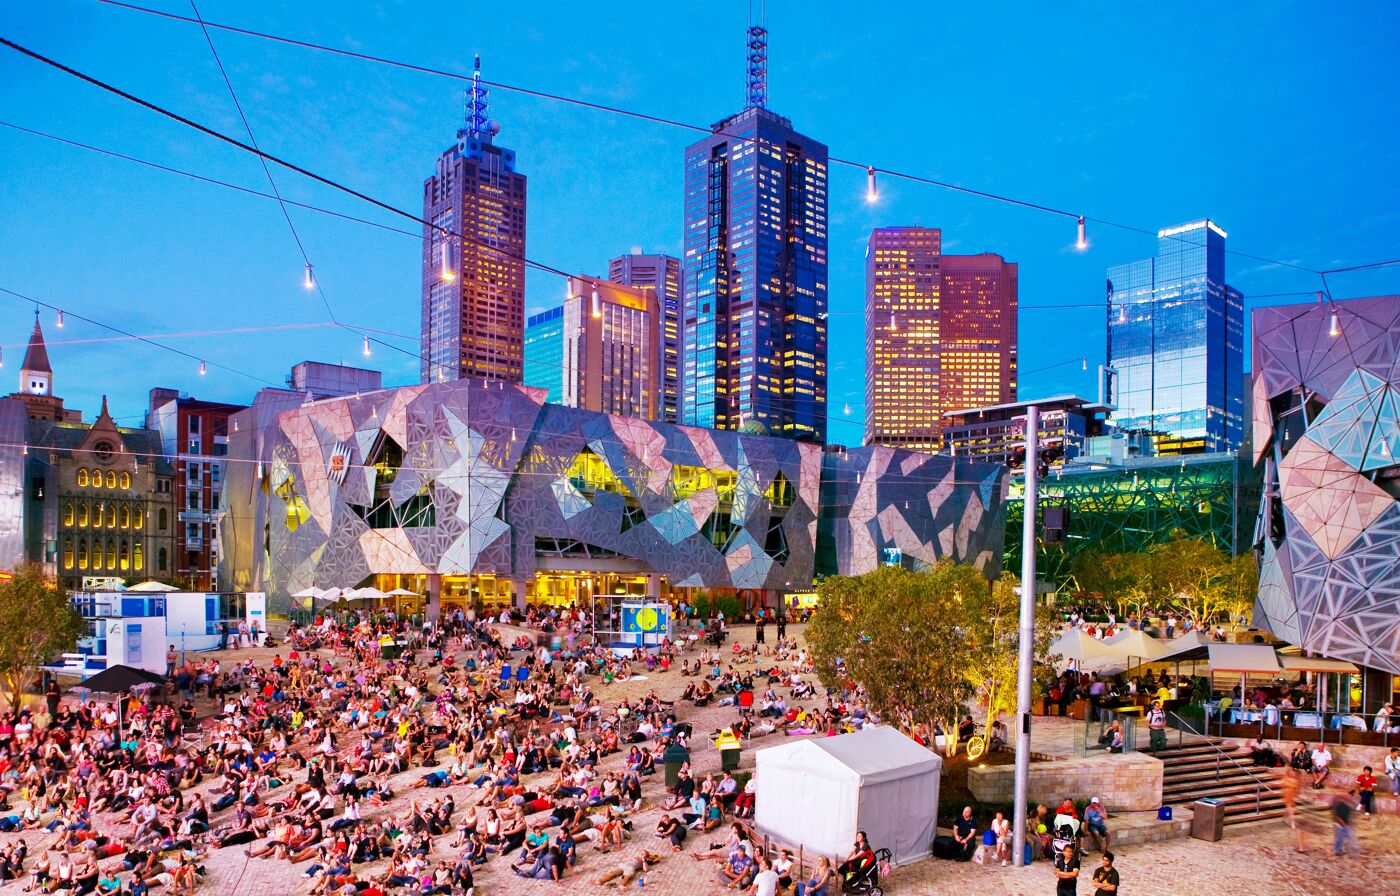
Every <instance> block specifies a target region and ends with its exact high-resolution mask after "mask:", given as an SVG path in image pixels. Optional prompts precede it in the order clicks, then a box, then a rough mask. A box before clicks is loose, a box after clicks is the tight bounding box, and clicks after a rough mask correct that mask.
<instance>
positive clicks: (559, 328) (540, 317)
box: [524, 305, 564, 404]
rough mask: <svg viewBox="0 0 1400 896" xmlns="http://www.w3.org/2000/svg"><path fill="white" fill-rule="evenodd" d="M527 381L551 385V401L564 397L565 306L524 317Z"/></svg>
mask: <svg viewBox="0 0 1400 896" xmlns="http://www.w3.org/2000/svg"><path fill="white" fill-rule="evenodd" d="M524 381H525V385H527V386H533V387H534V388H536V389H548V390H549V397H548V398H546V399H545V401H548V402H549V403H550V404H559V403H561V402H562V401H563V400H564V306H563V305H560V306H559V307H557V308H550V309H549V310H548V311H541V312H540V313H539V314H532V315H530V317H529V318H527V319H526V321H525V380H524Z"/></svg>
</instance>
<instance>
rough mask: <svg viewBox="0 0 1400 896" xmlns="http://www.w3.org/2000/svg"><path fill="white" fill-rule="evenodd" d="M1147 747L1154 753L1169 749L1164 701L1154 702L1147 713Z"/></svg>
mask: <svg viewBox="0 0 1400 896" xmlns="http://www.w3.org/2000/svg"><path fill="white" fill-rule="evenodd" d="M1147 732H1148V734H1147V746H1148V749H1150V750H1151V751H1152V752H1153V753H1156V752H1157V751H1159V750H1165V749H1166V748H1167V713H1166V711H1165V710H1164V709H1162V701H1160V700H1153V701H1152V709H1150V710H1148V712H1147Z"/></svg>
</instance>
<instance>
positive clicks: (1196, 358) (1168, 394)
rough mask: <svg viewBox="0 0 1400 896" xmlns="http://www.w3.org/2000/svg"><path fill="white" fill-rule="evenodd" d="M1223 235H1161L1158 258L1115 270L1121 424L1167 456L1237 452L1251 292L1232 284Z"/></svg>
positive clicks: (1111, 289) (1111, 327) (1111, 309)
mask: <svg viewBox="0 0 1400 896" xmlns="http://www.w3.org/2000/svg"><path fill="white" fill-rule="evenodd" d="M1225 240H1226V233H1225V231H1224V230H1221V229H1220V227H1219V226H1217V225H1216V224H1215V222H1213V221H1211V220H1209V219H1204V220H1201V221H1193V222H1191V223H1189V224H1182V225H1180V226H1177V227H1167V228H1164V229H1162V230H1160V231H1158V232H1157V256H1156V258H1145V259H1142V260H1140V261H1133V262H1128V263H1127V264H1120V265H1115V266H1113V267H1111V268H1109V269H1108V296H1107V302H1108V309H1107V311H1108V364H1109V366H1110V367H1112V368H1114V369H1115V370H1117V371H1118V390H1117V394H1115V395H1113V396H1112V398H1111V403H1112V404H1115V405H1117V407H1118V411H1117V413H1116V414H1115V415H1114V422H1115V423H1116V424H1117V425H1118V426H1119V427H1120V428H1121V429H1125V430H1140V431H1146V432H1150V433H1152V434H1153V435H1154V438H1155V440H1156V443H1157V450H1158V451H1159V452H1160V453H1163V454H1175V453H1191V452H1206V451H1233V450H1235V449H1236V448H1238V447H1239V444H1240V439H1241V436H1242V433H1243V426H1244V397H1243V394H1242V391H1241V390H1242V384H1243V378H1244V297H1243V296H1242V295H1241V294H1240V293H1239V291H1237V290H1235V289H1233V288H1232V287H1230V286H1228V285H1227V284H1226V283H1225Z"/></svg>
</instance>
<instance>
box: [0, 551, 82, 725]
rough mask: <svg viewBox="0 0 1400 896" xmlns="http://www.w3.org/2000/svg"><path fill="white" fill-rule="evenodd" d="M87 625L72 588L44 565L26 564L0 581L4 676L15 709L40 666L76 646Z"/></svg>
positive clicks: (1, 673) (1, 666) (0, 666)
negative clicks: (75, 605)
mask: <svg viewBox="0 0 1400 896" xmlns="http://www.w3.org/2000/svg"><path fill="white" fill-rule="evenodd" d="M85 629H86V623H85V622H84V621H83V617H82V616H81V615H79V613H78V611H77V610H75V609H73V604H72V602H71V601H70V600H69V599H68V595H67V593H66V592H64V591H63V590H62V589H61V588H59V587H58V585H57V583H56V582H55V581H54V580H53V579H52V578H50V577H48V576H47V575H45V574H44V570H43V567H42V566H39V565H38V564H25V565H23V566H20V567H19V568H18V569H16V570H15V571H14V578H12V579H10V580H9V581H6V582H0V681H3V682H4V686H5V691H6V694H7V695H8V696H9V699H10V706H11V707H12V708H14V709H18V708H19V703H20V699H21V698H22V696H23V694H24V691H25V689H26V687H28V685H29V683H30V681H32V680H33V678H34V675H35V673H37V672H38V670H39V666H41V665H42V664H44V663H46V662H48V661H49V660H51V659H53V658H54V657H56V656H58V655H59V654H60V653H63V652H65V651H68V650H72V649H73V647H74V645H76V644H77V642H78V638H79V637H81V636H82V634H83V632H84V631H85Z"/></svg>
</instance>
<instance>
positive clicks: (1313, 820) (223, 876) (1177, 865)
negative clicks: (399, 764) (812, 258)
mask: <svg viewBox="0 0 1400 896" xmlns="http://www.w3.org/2000/svg"><path fill="white" fill-rule="evenodd" d="M798 630H799V631H800V629H798ZM739 634H740V635H745V634H747V632H746V631H745V630H741V631H740V633H739ZM270 653H271V651H262V650H259V651H256V652H255V654H256V655H257V656H258V658H259V659H260V660H261V659H264V658H268V657H269V656H270ZM684 683H685V680H684V679H683V678H682V677H681V676H680V675H679V674H678V673H676V672H674V671H672V672H669V673H665V674H659V675H653V676H651V677H650V678H649V679H645V680H633V681H630V682H626V683H620V684H615V685H611V686H603V685H602V684H601V683H600V682H595V685H596V692H597V694H598V696H599V698H600V699H601V700H603V701H604V702H605V703H616V702H617V701H618V700H620V699H622V698H623V697H627V696H638V695H641V694H644V693H645V692H646V691H647V690H648V689H651V688H655V689H656V691H657V693H658V694H659V695H661V696H662V697H663V699H671V698H674V697H675V696H676V695H677V694H678V693H679V692H680V690H681V689H682V687H683V686H684ZM732 712H733V710H732V709H731V708H730V707H717V706H711V707H707V708H705V709H702V710H695V709H693V708H688V707H682V718H683V719H685V720H688V721H691V722H692V723H693V724H694V727H695V737H694V738H693V741H692V751H693V752H692V757H693V765H694V766H695V769H696V771H697V772H699V773H701V774H704V773H707V772H710V771H714V770H717V769H718V765H719V754H718V752H717V751H716V750H715V748H714V747H713V745H712V744H711V743H710V742H709V734H710V732H711V731H713V730H714V729H715V728H717V727H719V725H720V724H721V723H722V722H723V721H725V720H726V719H728V718H729V717H730V714H731V713H732ZM776 742H777V740H776V739H775V737H774V736H770V737H769V738H766V739H759V740H758V741H756V742H754V744H753V746H754V747H755V748H761V747H763V746H766V745H769V744H772V743H776ZM622 761H623V758H622V756H621V755H620V754H614V755H613V756H610V757H608V758H607V759H605V761H604V763H603V766H602V767H603V769H604V770H607V769H609V768H613V767H620V766H621V764H622ZM752 765H753V750H752V749H750V748H748V745H746V749H745V751H744V756H743V763H742V767H743V768H751V767H752ZM421 774H422V770H421V769H415V770H411V771H409V772H405V773H403V774H402V775H400V776H398V777H397V778H396V779H394V782H395V785H396V788H397V789H398V790H399V792H400V796H399V797H398V798H397V799H395V800H394V802H393V804H391V805H390V806H389V807H386V808H381V809H379V810H377V811H376V812H373V813H369V812H367V813H366V814H367V815H369V816H377V815H379V814H380V813H386V812H398V811H401V810H402V809H403V808H404V807H405V806H406V805H407V803H408V801H409V800H410V799H411V798H413V797H414V796H425V795H426V794H427V792H426V791H421V792H420V791H414V792H411V793H408V792H405V790H404V787H405V786H406V785H407V784H408V783H409V782H410V781H413V780H416V779H417V778H418V777H419V776H420V775H421ZM203 786H204V787H205V788H207V787H208V786H209V784H208V783H206V784H205V785H203ZM660 787H661V775H659V774H658V775H657V776H656V777H655V778H654V779H652V781H650V782H649V784H648V790H647V799H648V803H649V804H654V801H655V800H654V797H655V794H656V791H657V790H659V788H660ZM446 789H447V790H449V791H451V792H453V793H454V795H455V796H456V798H457V801H458V805H459V807H460V806H462V805H463V804H464V803H466V802H470V801H472V800H474V798H475V797H474V793H473V791H472V790H471V789H470V788H467V787H465V786H457V787H452V788H446ZM442 793H443V791H442V790H438V791H433V792H432V793H431V796H439V795H442ZM1086 795H1087V794H1079V796H1086ZM431 796H429V797H428V798H431ZM659 816H660V811H659V810H658V809H655V808H649V809H647V810H644V811H643V812H641V813H638V814H637V815H635V816H633V820H634V824H635V830H636V834H635V837H634V839H633V840H632V841H630V842H629V843H628V845H627V846H626V847H625V849H624V850H623V851H622V852H621V853H609V854H606V855H604V854H600V853H597V852H595V851H594V850H593V848H592V847H591V846H589V845H587V844H586V843H581V845H580V850H579V863H578V867H577V868H576V869H575V870H574V872H573V873H572V874H571V875H570V876H569V877H568V878H567V879H566V880H565V881H564V882H562V883H552V882H548V881H534V880H525V879H522V878H518V877H516V876H515V875H513V874H512V873H511V872H510V870H509V868H508V867H507V864H506V862H505V861H503V860H502V859H501V858H499V857H497V858H493V859H492V860H491V861H490V862H488V863H487V865H486V866H485V867H484V869H483V870H482V871H481V872H480V873H479V874H478V876H477V884H478V886H477V894H478V896H480V894H489V896H526V894H543V893H562V892H568V893H604V892H610V891H616V887H604V886H600V885H598V884H596V883H595V881H596V879H597V878H598V877H599V876H600V875H601V874H603V873H604V872H606V871H607V870H608V869H609V868H611V867H612V866H614V865H615V864H617V861H618V858H619V856H623V857H628V856H632V855H635V854H636V853H638V852H640V851H641V850H642V849H648V850H652V851H655V852H664V853H665V856H666V857H665V859H664V861H663V862H662V863H661V865H660V866H658V867H657V868H655V869H653V870H652V871H650V872H648V874H647V875H646V885H645V891H648V892H652V893H660V894H687V896H691V894H694V896H704V894H722V893H725V892H729V891H726V889H725V887H724V886H722V885H721V884H720V883H718V882H717V880H716V877H715V874H716V865H715V863H714V862H713V861H710V860H705V861H703V862H700V861H696V860H695V859H693V858H692V856H691V854H690V853H691V852H693V851H696V850H703V849H704V847H706V846H708V845H709V843H710V842H714V841H712V840H711V839H710V838H708V837H705V836H703V835H699V834H692V836H691V837H690V838H689V840H688V841H687V851H686V852H684V853H680V854H672V853H670V852H669V851H668V850H663V849H660V848H659V847H661V846H662V845H663V844H662V843H661V842H660V841H658V840H655V839H654V838H653V837H652V834H651V831H652V829H653V827H654V825H655V823H656V820H657V818H658V817H659ZM940 821H943V822H946V821H947V820H946V819H940ZM1304 824H1305V827H1306V828H1307V831H1306V833H1305V850H1304V851H1303V852H1301V853H1299V852H1296V851H1295V850H1294V849H1293V844H1292V840H1291V837H1290V836H1289V831H1288V829H1287V828H1286V826H1285V825H1284V823H1283V822H1282V821H1267V822H1259V823H1256V824H1253V825H1247V826H1242V827H1234V828H1229V829H1227V832H1226V837H1225V840H1224V841H1222V842H1220V843H1206V842H1203V841H1197V840H1189V839H1182V840H1172V841H1168V842H1164V843H1154V844H1145V845H1141V846H1127V847H1124V848H1123V849H1122V850H1121V851H1120V853H1119V857H1118V866H1119V869H1120V872H1121V874H1122V876H1123V884H1122V890H1121V892H1123V893H1128V894H1162V896H1166V894H1182V896H1206V894H1261V896H1262V894H1275V893H1277V894H1365V896H1381V894H1384V893H1393V892H1400V884H1397V882H1400V817H1394V816H1387V817H1379V816H1378V817H1375V818H1371V819H1365V818H1361V819H1358V831H1359V834H1360V844H1361V858H1360V860H1359V861H1358V860H1354V859H1351V858H1346V859H1336V858H1334V857H1333V856H1332V851H1331V831H1330V829H1329V828H1327V827H1326V819H1325V816H1323V815H1322V814H1320V813H1308V814H1307V819H1306V821H1305V823H1304ZM100 826H101V827H103V828H104V829H109V828H107V827H106V826H105V825H100ZM109 830H110V829H109ZM41 833H42V832H41ZM115 833H125V831H120V830H118V831H115ZM16 836H18V835H15V834H7V835H0V842H8V841H10V840H12V839H14V838H15V837H16ZM24 836H25V839H26V840H27V842H28V844H29V846H30V849H31V854H34V853H35V852H36V851H37V850H38V849H39V848H42V846H43V845H45V844H46V843H47V842H51V840H52V839H53V835H50V834H43V835H42V836H38V835H36V833H35V832H33V831H31V832H28V833H27V834H25V835H24ZM450 839H451V838H450V836H449V837H442V838H439V842H440V846H441V848H442V850H443V851H441V852H440V853H438V854H435V856H434V858H445V857H447V856H448V852H447V851H446V845H447V842H448V841H449V840H450ZM717 839H722V838H717ZM875 845H876V846H878V845H879V844H875ZM1097 863H1098V862H1097V856H1090V857H1088V858H1087V860H1086V871H1085V873H1084V877H1083V880H1082V881H1081V885H1080V890H1079V891H1080V892H1081V893H1092V892H1093V889H1092V887H1090V886H1089V883H1088V876H1089V873H1090V872H1089V869H1092V867H1094V866H1095V865H1097ZM307 864H309V863H303V864H302V865H299V866H293V865H290V864H288V863H286V862H283V861H273V860H270V859H266V858H259V859H248V858H246V857H245V856H244V854H243V850H242V849H241V848H236V847H235V848H228V849H224V850H219V851H216V852H215V853H214V854H213V855H211V856H210V857H209V859H208V861H207V862H206V868H207V870H208V877H207V879H206V881H205V883H204V885H203V887H202V888H201V892H204V893H218V894H235V896H271V894H281V893H299V892H304V891H305V890H306V889H307V888H308V887H309V882H308V880H307V879H306V878H305V877H304V876H303V873H302V872H303V871H304V869H305V867H306V865H307ZM383 864H384V863H379V865H383ZM366 868H368V869H369V870H370V871H373V872H375V873H377V872H378V871H379V870H380V868H379V867H378V866H376V865H370V866H357V870H360V871H361V872H363V871H364V870H365V869H366ZM17 884H18V882H16V883H12V884H11V886H12V887H15V886H17ZM629 889H633V890H635V889H637V884H636V882H635V881H634V882H633V883H632V885H631V887H630V888H629ZM156 892H158V893H159V892H161V891H159V890H157V891H156ZM887 892H892V893H910V894H915V893H928V894H942V893H947V894H960V896H976V894H1041V893H1043V894H1051V893H1054V892H1055V880H1054V877H1053V875H1052V874H1051V870H1050V865H1049V864H1048V863H1045V862H1038V863H1036V864H1034V865H1032V866H1030V867H1028V868H1022V869H1015V868H1001V867H982V866H978V865H974V864H971V863H968V864H958V863H952V862H943V861H925V862H921V863H918V864H916V865H913V866H909V867H905V868H900V869H897V870H896V872H895V875H894V877H893V879H892V880H891V881H890V882H889V886H888V888H887ZM833 896H834V894H833Z"/></svg>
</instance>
